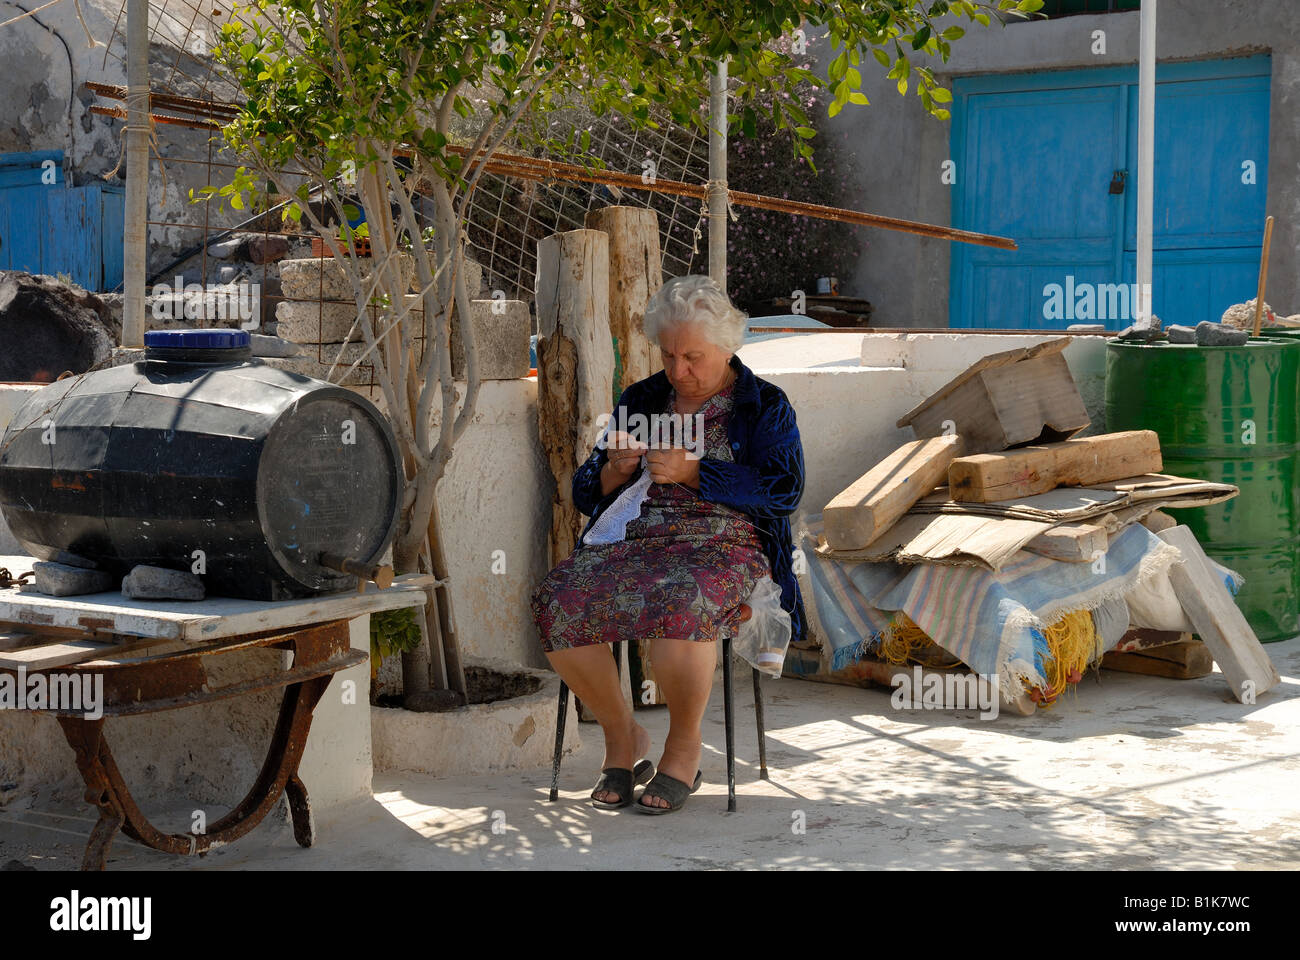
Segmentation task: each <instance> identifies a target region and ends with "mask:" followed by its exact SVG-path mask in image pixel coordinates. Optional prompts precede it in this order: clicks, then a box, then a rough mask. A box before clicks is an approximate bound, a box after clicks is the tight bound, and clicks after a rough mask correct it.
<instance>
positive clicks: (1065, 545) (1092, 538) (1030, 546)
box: [1024, 523, 1110, 563]
mask: <svg viewBox="0 0 1300 960" xmlns="http://www.w3.org/2000/svg"><path fill="white" fill-rule="evenodd" d="M1109 543H1110V538H1109V537H1108V536H1107V534H1106V528H1105V527H1099V526H1097V525H1096V524H1093V523H1063V524H1061V525H1060V526H1056V527H1052V529H1050V530H1048V531H1046V532H1044V533H1040V534H1039V535H1038V536H1036V537H1034V539H1032V540H1030V541H1029V542H1028V543H1027V544H1025V546H1024V549H1026V550H1028V551H1029V552H1030V553H1036V554H1038V555H1039V556H1042V557H1050V558H1051V559H1053V560H1065V561H1068V562H1069V563H1085V562H1086V563H1091V562H1092V561H1093V560H1095V559H1096V558H1097V555H1098V554H1100V553H1105V552H1106V547H1107V545H1108V544H1109Z"/></svg>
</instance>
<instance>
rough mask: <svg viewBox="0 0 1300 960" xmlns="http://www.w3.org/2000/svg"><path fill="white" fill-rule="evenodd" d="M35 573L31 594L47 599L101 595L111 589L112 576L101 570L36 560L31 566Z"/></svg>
mask: <svg viewBox="0 0 1300 960" xmlns="http://www.w3.org/2000/svg"><path fill="white" fill-rule="evenodd" d="M32 569H33V570H34V571H35V572H36V577H35V580H34V582H33V584H32V587H33V592H35V593H43V594H45V595H46V596H49V597H75V596H79V595H81V594H83V593H103V592H104V591H105V590H111V589H112V588H113V577H112V575H110V574H108V573H105V572H104V571H103V570H89V569H87V568H85V567H71V566H68V565H67V564H66V563H51V562H49V561H45V560H38V561H36V562H35V563H33V564H32Z"/></svg>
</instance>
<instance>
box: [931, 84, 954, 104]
mask: <svg viewBox="0 0 1300 960" xmlns="http://www.w3.org/2000/svg"><path fill="white" fill-rule="evenodd" d="M930 96H932V97H934V99H935V100H937V101H938V102H939V103H951V102H952V91H950V90H948V89H946V88H944V87H935V88H934V89H932V90H931V91H930Z"/></svg>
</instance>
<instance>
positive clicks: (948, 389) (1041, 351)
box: [895, 337, 1071, 430]
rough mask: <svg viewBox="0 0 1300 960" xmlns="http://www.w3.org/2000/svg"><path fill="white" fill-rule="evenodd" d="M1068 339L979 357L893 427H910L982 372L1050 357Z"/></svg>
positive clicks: (1059, 338)
mask: <svg viewBox="0 0 1300 960" xmlns="http://www.w3.org/2000/svg"><path fill="white" fill-rule="evenodd" d="M1070 339H1071V338H1070V337H1058V338H1057V339H1055V340H1045V341H1043V342H1042V343H1036V344H1034V345H1033V346H1032V347H1016V348H1015V349H1013V350H1003V351H1002V352H1001V353H990V354H988V355H987V356H984V357H981V358H980V359H978V360H976V361H975V362H974V363H972V364H971V365H970V366H969V367H967V368H966V369H965V370H963V371H962V372H961V373H959V374H958V375H957V376H955V377H953V379H951V380H949V381H948V382H947V383H946V384H944V385H943V386H942V387H940V388H939V389H938V390H936V391H935V392H934V393H932V394H930V396H928V397H926V398H925V399H924V400H922V401H921V402H920V403H919V404H917V405H916V406H915V407H913V408H912V409H911V410H909V411H908V412H907V413H905V414H903V415H902V416H901V417H899V418H898V422H897V423H896V424H895V426H896V427H898V428H899V429H900V430H901V429H902V428H903V427H906V426H908V425H910V424H911V422H912V421H913V420H914V419H915V418H916V416H917V415H918V414H919V413H921V411H923V410H927V409H929V408H930V407H932V406H934V405H935V404H937V403H939V402H941V401H943V400H945V399H947V397H949V396H950V395H951V394H952V393H953V392H954V391H956V389H957V388H958V387H960V386H961V385H962V384H964V383H966V382H967V381H968V380H971V379H972V378H974V377H975V376H976V375H977V374H979V373H980V372H982V371H984V370H988V369H990V368H992V367H1001V366H1006V365H1007V364H1013V363H1019V362H1020V361H1021V360H1027V359H1031V358H1033V357H1043V356H1050V355H1051V354H1053V353H1059V352H1060V351H1062V350H1064V349H1065V348H1066V347H1067V346H1068V345H1069V343H1070Z"/></svg>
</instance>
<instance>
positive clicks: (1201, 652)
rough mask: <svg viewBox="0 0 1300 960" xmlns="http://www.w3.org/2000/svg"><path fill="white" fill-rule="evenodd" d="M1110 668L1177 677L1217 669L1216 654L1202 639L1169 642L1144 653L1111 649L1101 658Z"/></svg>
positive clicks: (1149, 674) (1202, 673) (1182, 677)
mask: <svg viewBox="0 0 1300 960" xmlns="http://www.w3.org/2000/svg"><path fill="white" fill-rule="evenodd" d="M1101 665H1102V666H1103V667H1105V668H1106V669H1107V670H1121V671H1123V672H1125V673H1141V674H1146V675H1147V676H1152V677H1172V678H1173V679H1175V680H1193V679H1195V678H1196V677H1205V676H1209V675H1210V674H1211V673H1213V672H1214V657H1212V656H1211V655H1210V650H1209V648H1208V647H1206V645H1205V644H1204V643H1202V642H1201V641H1199V640H1188V641H1184V642H1179V643H1167V644H1164V645H1162V646H1159V647H1152V648H1151V649H1148V650H1143V651H1142V652H1140V653H1124V652H1121V651H1118V650H1111V651H1109V652H1108V653H1107V654H1106V655H1105V656H1104V657H1102V658H1101Z"/></svg>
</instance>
